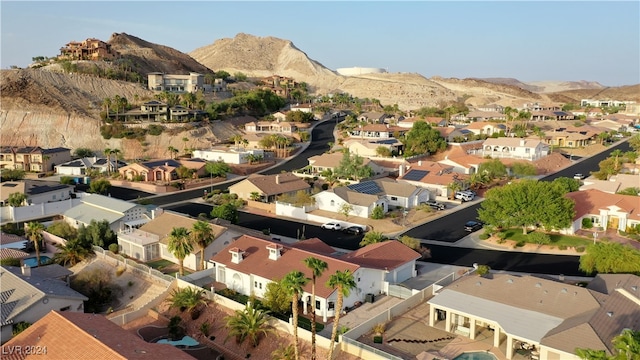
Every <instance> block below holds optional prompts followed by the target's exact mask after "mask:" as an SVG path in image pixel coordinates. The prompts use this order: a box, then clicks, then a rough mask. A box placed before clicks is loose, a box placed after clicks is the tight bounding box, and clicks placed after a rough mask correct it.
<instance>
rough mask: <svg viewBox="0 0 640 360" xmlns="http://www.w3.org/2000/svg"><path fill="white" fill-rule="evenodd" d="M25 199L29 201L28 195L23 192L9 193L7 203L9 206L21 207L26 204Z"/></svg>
mask: <svg viewBox="0 0 640 360" xmlns="http://www.w3.org/2000/svg"><path fill="white" fill-rule="evenodd" d="M25 201H27V195H25V194H24V193H21V192H14V193H11V194H9V197H8V198H7V203H8V204H9V206H13V207H20V206H22V205H24V203H25Z"/></svg>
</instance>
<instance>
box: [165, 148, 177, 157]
mask: <svg viewBox="0 0 640 360" xmlns="http://www.w3.org/2000/svg"><path fill="white" fill-rule="evenodd" d="M167 151H168V152H169V155H170V156H171V158H172V159H174V156H175V154H176V153H177V152H178V149H176V148H174V147H173V146H171V145H169V147H168V148H167Z"/></svg>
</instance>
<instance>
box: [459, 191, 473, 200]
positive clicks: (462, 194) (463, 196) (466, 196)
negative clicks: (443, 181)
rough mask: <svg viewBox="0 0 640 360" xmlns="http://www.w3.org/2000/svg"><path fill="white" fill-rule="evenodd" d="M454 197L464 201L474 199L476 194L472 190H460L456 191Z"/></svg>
mask: <svg viewBox="0 0 640 360" xmlns="http://www.w3.org/2000/svg"><path fill="white" fill-rule="evenodd" d="M454 197H455V198H456V199H458V200H462V201H471V200H473V198H474V197H475V195H474V194H473V193H472V192H469V191H458V192H456V194H455V196H454Z"/></svg>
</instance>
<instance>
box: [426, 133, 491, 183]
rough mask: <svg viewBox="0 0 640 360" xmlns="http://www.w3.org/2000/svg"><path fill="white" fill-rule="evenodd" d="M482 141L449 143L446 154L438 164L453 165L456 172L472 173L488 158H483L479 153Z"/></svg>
mask: <svg viewBox="0 0 640 360" xmlns="http://www.w3.org/2000/svg"><path fill="white" fill-rule="evenodd" d="M482 144H483V141H470V142H466V143H460V144H452V145H450V150H449V151H448V154H447V155H445V158H444V159H443V160H440V161H438V162H439V163H440V164H444V165H449V166H453V172H454V173H458V174H467V175H470V174H474V173H476V172H477V171H478V167H479V166H480V164H482V163H483V162H485V161H488V159H484V158H482V157H481V156H479V154H481V153H482Z"/></svg>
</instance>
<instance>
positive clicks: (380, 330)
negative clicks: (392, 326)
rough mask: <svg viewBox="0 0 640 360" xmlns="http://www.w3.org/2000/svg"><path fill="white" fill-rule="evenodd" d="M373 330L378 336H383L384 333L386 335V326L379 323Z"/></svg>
mask: <svg viewBox="0 0 640 360" xmlns="http://www.w3.org/2000/svg"><path fill="white" fill-rule="evenodd" d="M372 330H373V332H374V333H376V334H382V333H384V330H385V325H384V323H378V324H376V325H375V326H374V327H373V329H372Z"/></svg>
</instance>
